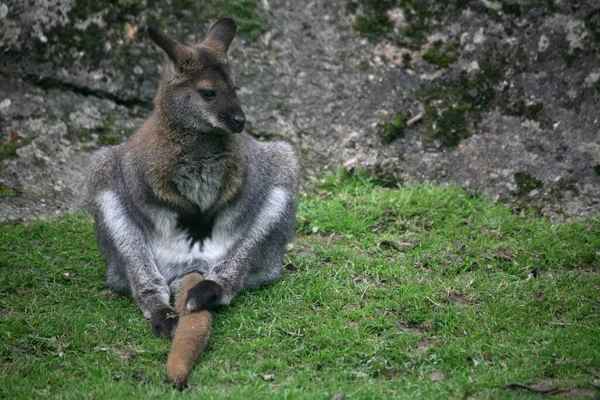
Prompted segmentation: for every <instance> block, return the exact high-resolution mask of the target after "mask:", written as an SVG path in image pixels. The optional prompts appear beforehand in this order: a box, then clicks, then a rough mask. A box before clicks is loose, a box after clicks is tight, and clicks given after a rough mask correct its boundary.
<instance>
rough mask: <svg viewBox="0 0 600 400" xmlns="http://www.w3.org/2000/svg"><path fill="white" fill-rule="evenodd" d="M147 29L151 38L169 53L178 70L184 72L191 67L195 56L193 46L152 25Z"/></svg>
mask: <svg viewBox="0 0 600 400" xmlns="http://www.w3.org/2000/svg"><path fill="white" fill-rule="evenodd" d="M146 30H147V31H148V35H150V39H152V41H153V42H154V43H156V44H157V45H158V47H160V48H161V49H163V50H164V52H165V53H167V55H168V56H169V58H170V59H171V61H172V62H173V64H174V65H175V69H176V70H177V72H179V73H183V72H185V71H186V70H188V69H190V68H191V63H192V61H193V58H194V52H193V50H192V49H191V48H189V47H188V46H186V45H183V44H181V43H179V42H178V41H177V40H175V39H173V38H172V37H171V36H169V35H167V34H166V33H164V32H161V31H159V30H157V29H154V28H153V27H151V26H149V27H147V28H146Z"/></svg>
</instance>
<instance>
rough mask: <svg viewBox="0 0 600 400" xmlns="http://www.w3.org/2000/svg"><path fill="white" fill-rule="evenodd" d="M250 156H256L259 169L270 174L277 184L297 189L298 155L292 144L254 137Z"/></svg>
mask: <svg viewBox="0 0 600 400" xmlns="http://www.w3.org/2000/svg"><path fill="white" fill-rule="evenodd" d="M248 148H249V157H254V158H256V159H257V160H256V162H257V163H258V164H259V165H260V168H259V170H263V171H264V172H265V173H266V174H268V177H266V178H268V179H270V180H271V181H273V183H274V184H275V185H278V186H284V187H288V188H290V189H292V188H293V190H296V187H297V185H298V179H299V175H300V164H299V162H298V156H297V155H296V151H295V150H294V148H293V147H292V145H291V144H289V143H287V142H282V141H273V142H260V141H258V140H255V139H253V141H252V144H251V145H250V146H248Z"/></svg>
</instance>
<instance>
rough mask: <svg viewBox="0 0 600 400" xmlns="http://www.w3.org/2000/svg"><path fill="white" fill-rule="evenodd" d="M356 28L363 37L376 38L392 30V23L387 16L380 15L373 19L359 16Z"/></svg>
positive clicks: (372, 17)
mask: <svg viewBox="0 0 600 400" xmlns="http://www.w3.org/2000/svg"><path fill="white" fill-rule="evenodd" d="M354 27H355V28H356V30H357V31H358V32H359V33H360V34H361V35H363V36H366V37H368V38H375V37H377V36H380V35H383V34H385V33H387V32H389V31H391V29H392V22H391V21H390V20H389V18H388V17H387V15H385V14H378V15H374V16H371V17H366V16H364V15H359V16H358V17H356V20H355V21H354Z"/></svg>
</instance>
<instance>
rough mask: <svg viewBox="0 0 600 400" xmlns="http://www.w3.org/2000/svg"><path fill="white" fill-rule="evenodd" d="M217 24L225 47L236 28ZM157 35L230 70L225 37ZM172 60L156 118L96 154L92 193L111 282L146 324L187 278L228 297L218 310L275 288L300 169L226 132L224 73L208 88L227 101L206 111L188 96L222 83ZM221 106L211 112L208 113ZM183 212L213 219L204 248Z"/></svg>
mask: <svg viewBox="0 0 600 400" xmlns="http://www.w3.org/2000/svg"><path fill="white" fill-rule="evenodd" d="M229 21H230V20H229ZM219 23H221V21H219V22H217V23H216V24H215V25H217V24H219ZM221 25H222V26H221V28H220V29H221V30H222V31H223V32H224V33H222V34H221V36H222V37H225V38H226V39H229V37H228V35H231V34H232V31H231V29H232V28H231V22H228V23H227V24H221ZM223 26H224V28H223ZM211 29H212V28H211ZM213 31H214V30H213ZM233 34H235V25H233ZM152 35H154V36H155V37H158V39H157V40H159V41H160V40H162V41H164V42H167V43H169V46H168V50H169V51H171V49H175V48H176V49H177V51H179V52H181V53H182V54H184V56H185V57H188V56H189V54H196V53H197V52H200V53H202V51H204V52H205V53H206V54H209V55H210V54H212V55H216V57H215V58H214V59H215V60H220V61H221V64H219V68H222V69H221V71H227V72H228V71H229V70H228V67H227V65H226V55H225V54H224V53H223V51H226V49H227V47H228V43H225V44H223V43H221V44H219V43H218V41H217V40H218V39H219V37H220V36H217V35H213V36H215V37H216V39H215V38H211V41H210V42H209V43H208V44H207V45H205V46H204V47H203V44H200V45H198V46H194V47H188V46H184V45H181V44H179V43H178V42H175V44H173V43H172V42H171V39H168V40H167V39H165V38H164V37H162V36H160V35H164V34H161V33H160V32H158V33H157V32H156V31H152ZM154 36H153V39H154ZM165 36H166V35H165ZM226 39H224V40H226ZM173 40H174V39H173ZM155 41H156V40H155ZM157 43H158V42H157ZM226 45H227V46H226ZM211 46H212V47H211ZM165 47H167V46H165ZM165 51H167V50H165ZM173 51H174V50H173ZM194 52H196V53H194ZM206 54H204V53H202V54H200V56H201V57H200V56H198V57H199V59H200V60H205V59H206V57H207V56H206ZM169 57H170V58H171V60H174V61H173V62H174V64H173V65H172V66H171V67H170V68H166V70H165V73H164V75H163V78H162V80H161V84H160V87H159V91H158V94H157V98H156V100H155V110H154V112H153V113H152V115H151V116H150V117H149V118H148V120H147V121H146V122H145V123H144V124H143V125H142V126H141V127H140V129H139V130H138V131H137V132H136V133H135V134H134V135H133V136H132V137H131V138H129V139H128V140H127V141H126V142H124V143H123V144H121V145H119V146H113V147H105V148H102V149H100V150H99V151H98V152H96V153H95V154H94V156H93V159H92V165H91V179H90V184H89V210H90V212H91V213H92V214H93V216H94V220H95V228H96V234H97V237H98V242H99V244H100V248H101V250H102V252H103V253H104V255H105V257H106V262H107V267H108V273H107V284H108V285H109V286H111V287H113V288H114V289H117V290H120V291H128V292H131V294H132V296H133V298H134V299H135V301H136V303H137V304H138V306H139V307H140V309H141V310H142V312H143V313H144V315H145V316H146V317H150V316H151V315H153V313H154V312H157V311H159V310H161V309H164V308H169V307H170V306H169V301H170V296H171V294H174V293H173V291H174V290H176V289H177V288H178V286H179V284H180V282H181V279H182V277H183V276H185V275H186V274H188V273H190V272H193V271H195V272H199V273H201V274H202V275H203V276H204V277H205V278H206V279H207V280H212V281H214V282H216V283H218V284H219V285H220V286H221V287H222V288H223V296H222V297H221V299H220V304H228V303H229V302H231V300H232V299H233V298H234V297H235V296H236V295H237V294H238V293H239V292H240V291H241V290H242V289H244V288H249V289H255V288H258V287H259V286H260V285H262V284H264V283H268V282H273V281H276V280H278V279H279V278H280V277H281V273H282V260H283V255H284V251H285V246H286V244H287V243H289V242H290V241H291V239H292V236H293V233H294V227H295V221H296V216H295V213H296V200H297V187H298V176H299V167H298V161H297V157H296V155H295V153H294V151H293V149H292V147H291V146H290V145H288V144H287V143H283V142H266V143H263V142H259V141H257V140H255V139H254V138H252V137H251V136H249V135H247V134H245V133H234V132H235V131H231V130H228V129H227V124H226V123H224V122H223V121H221V120H219V118H221V117H222V116H223V115H225V114H227V112H230V113H233V112H236V113H237V115H242V116H243V113H241V108H239V103H238V101H237V96H235V94H234V92H233V91H232V90H230V89H231V86H232V85H233V81H232V79H231V77H230V76H229V74H227V75H226V76H224V78H223V79H222V80H220V81H219V82H216V83H215V85H217V87H219V88H221V89H219V92H218V93H223V98H224V100H221V98H219V101H222V104H220V105H219V103H216V102H213V103H211V104H209V103H206V106H205V103H204V102H203V101H204V100H202V99H201V98H199V97H198V98H196V97H194V92H193V90H192V89H194V87H195V86H194V85H195V84H196V82H200V81H202V82H206V81H207V80H208V81H209V83H211V82H212V81H211V80H212V79H214V76H217V75H215V74H214V73H213V74H212V75H211V74H210V73H209V72H210V71H208V72H206V71H207V70H205V69H203V68H205V62H204V61H199V62H198V63H199V64H198V65H196V66H195V65H194V64H193V62H190V59H189V57H188V58H186V59H185V62H186V64H185V65H184V67H185V68H183V67H181V66H178V65H177V64H176V61H175V60H177V59H178V58H177V57H179V55H178V56H177V57H176V56H174V55H172V54H169ZM185 57H183V58H185ZM194 57H195V56H194ZM203 57H204V58H203ZM179 58H182V57H179ZM223 60H224V62H225V66H224V67H222V64H223V62H222V61H223ZM212 61H214V60H212ZM196 67H197V68H196ZM190 68H191V69H190ZM194 68H196V69H195V70H194ZM192 70H193V71H195V72H189V71H192ZM180 71H188V72H184V73H189V74H190V75H189V76H183V75H181V74H182V73H181V72H180ZM203 71H204V72H203ZM212 71H213V72H214V69H213V70H212ZM207 74H208V75H207ZM178 80H179V81H178ZM181 82H183V83H181ZM185 85H188V86H185ZM219 85H221V86H219ZM182 88H183V89H182ZM190 88H191V89H190ZM184 89H185V90H187V91H183V90H184ZM232 93H233V94H232ZM186 98H187V99H190V98H191V99H192V100H188V101H187V102H186ZM217 106H218V107H221V108H220V109H219V110H220V111H218V112H216V111H214V110H213V109H211V108H210V107H213V108H214V107H217ZM223 110H225V111H223ZM227 110H229V111H227ZM189 210H199V212H201V213H207V214H210V215H211V216H212V217H213V218H214V225H213V229H212V231H211V232H210V236H209V237H207V238H205V239H204V240H203V241H202V242H195V243H194V242H193V241H192V239H191V238H190V237H188V235H187V233H186V232H184V231H183V230H181V229H180V228H178V226H177V218H178V215H181V214H182V213H186V212H188V211H189ZM190 215H194V214H193V213H192V214H190Z"/></svg>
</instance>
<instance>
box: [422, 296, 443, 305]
mask: <svg viewBox="0 0 600 400" xmlns="http://www.w3.org/2000/svg"><path fill="white" fill-rule="evenodd" d="M425 298H426V299H427V300H429V301H430V302H432V303H433V304H435V305H436V306H438V307H441V306H442V305H441V304H440V303H436V302H435V301H433V300H432V299H431V298H430V297H429V296H425Z"/></svg>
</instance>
